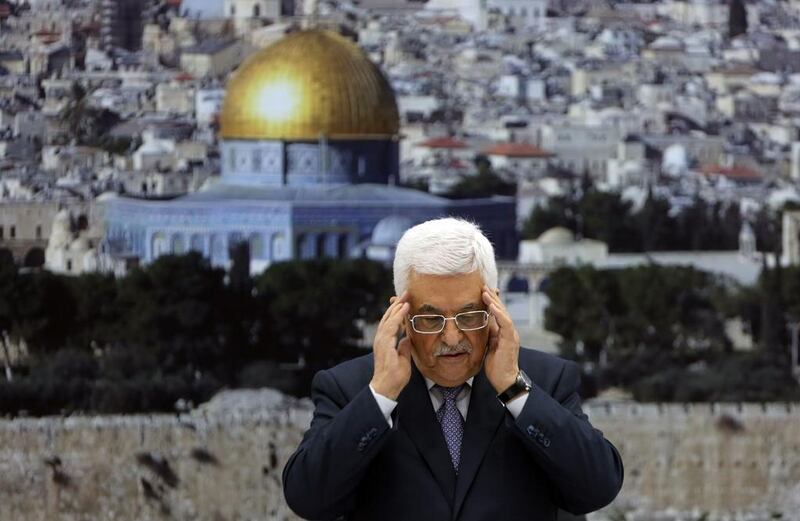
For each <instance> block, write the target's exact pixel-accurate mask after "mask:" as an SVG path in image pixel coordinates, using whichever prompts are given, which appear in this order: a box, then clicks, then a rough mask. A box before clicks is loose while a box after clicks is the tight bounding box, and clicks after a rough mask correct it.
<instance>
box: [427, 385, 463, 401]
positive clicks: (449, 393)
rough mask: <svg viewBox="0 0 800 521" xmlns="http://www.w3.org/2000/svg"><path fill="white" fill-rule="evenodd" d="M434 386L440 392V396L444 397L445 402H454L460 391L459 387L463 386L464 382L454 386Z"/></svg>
mask: <svg viewBox="0 0 800 521" xmlns="http://www.w3.org/2000/svg"><path fill="white" fill-rule="evenodd" d="M434 387H435V388H436V390H438V391H439V392H440V393H441V394H442V398H444V401H445V402H454V401H455V400H456V398H457V397H458V395H459V394H460V393H461V389H463V388H464V384H461V385H457V386H455V387H444V386H441V385H439V384H436V385H434Z"/></svg>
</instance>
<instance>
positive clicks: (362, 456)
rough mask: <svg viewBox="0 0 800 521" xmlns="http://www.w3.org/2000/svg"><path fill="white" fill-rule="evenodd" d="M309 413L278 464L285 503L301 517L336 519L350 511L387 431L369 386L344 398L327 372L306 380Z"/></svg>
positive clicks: (387, 427) (386, 425)
mask: <svg viewBox="0 0 800 521" xmlns="http://www.w3.org/2000/svg"><path fill="white" fill-rule="evenodd" d="M311 398H312V400H313V401H314V416H313V418H312V420H311V426H310V427H309V429H308V431H306V433H305V435H304V436H303V440H302V441H301V442H300V446H299V447H298V448H297V450H296V451H295V452H294V454H292V456H291V457H290V458H289V461H288V462H287V463H286V467H285V468H284V469H283V491H284V495H285V497H286V502H287V504H288V505H289V507H290V508H291V509H292V510H293V511H294V512H295V513H296V514H298V515H299V516H301V517H303V518H305V519H335V518H337V517H339V516H340V515H342V514H344V513H346V512H347V511H349V510H351V509H352V507H353V505H354V502H355V495H356V492H357V490H358V485H359V484H360V482H361V479H362V478H363V476H364V473H365V472H366V470H367V467H368V466H369V463H370V461H371V460H372V459H373V458H374V456H375V455H376V454H377V453H378V452H379V450H380V448H381V447H382V446H383V445H384V443H385V442H386V440H387V439H388V438H389V435H390V433H391V431H393V430H395V429H396V428H394V429H393V428H390V427H389V425H388V423H387V422H386V419H385V418H384V416H383V413H382V412H381V410H380V408H379V407H378V404H377V402H376V401H375V397H374V396H373V395H372V392H371V391H370V389H369V386H364V388H363V389H362V390H361V391H359V392H358V394H356V395H355V396H354V397H353V398H352V399H350V400H348V399H347V398H346V396H345V395H344V393H343V392H342V390H341V388H340V387H339V385H338V384H337V383H336V380H335V378H334V377H333V375H332V374H331V373H330V372H329V371H320V372H319V373H317V374H316V375H315V376H314V379H313V381H312V383H311Z"/></svg>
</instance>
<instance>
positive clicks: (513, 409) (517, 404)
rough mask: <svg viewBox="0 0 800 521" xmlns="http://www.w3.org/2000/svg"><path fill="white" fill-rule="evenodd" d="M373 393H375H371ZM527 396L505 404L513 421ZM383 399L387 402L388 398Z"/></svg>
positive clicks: (522, 395)
mask: <svg viewBox="0 0 800 521" xmlns="http://www.w3.org/2000/svg"><path fill="white" fill-rule="evenodd" d="M374 392H375V391H373V393H374ZM528 395H529V393H528V392H525V393H522V394H520V395H519V396H515V397H514V399H513V400H511V401H510V402H508V403H507V404H506V409H508V412H510V413H511V416H513V417H514V419H515V420H516V419H517V416H519V415H520V414H521V413H522V409H523V408H524V407H525V403H526V402H527V401H528ZM385 399H387V400H388V398H385Z"/></svg>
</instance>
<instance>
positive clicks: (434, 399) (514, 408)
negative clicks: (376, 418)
mask: <svg viewBox="0 0 800 521" xmlns="http://www.w3.org/2000/svg"><path fill="white" fill-rule="evenodd" d="M474 378H475V377H474V376H473V377H471V378H469V379H468V380H467V382H466V388H465V389H464V390H462V391H461V393H459V395H458V397H457V398H456V407H458V411H459V412H460V413H461V416H463V417H464V421H466V420H467V411H468V410H469V398H470V395H471V394H472V380H473V379H474ZM425 384H426V385H427V386H428V396H430V398H431V405H432V406H433V410H434V412H435V411H438V410H439V407H441V406H442V403H444V400H443V399H442V396H441V395H440V394H439V392H438V391H435V390H434V389H433V386H434V385H436V383H435V382H434V381H433V380H430V379H429V378H427V377H426V378H425ZM369 390H370V391H372V396H374V397H375V401H376V402H378V407H380V409H381V412H382V413H383V417H384V418H386V421H387V422H388V423H389V427H391V426H392V425H393V422H392V411H394V408H395V407H397V402H396V401H395V400H392V399H391V398H387V397H386V396H383V395H382V394H378V393H377V392H375V389H373V388H372V385H370V386H369ZM527 401H528V393H523V394H520V395H519V396H517V397H516V398H514V399H513V400H511V401H510V402H508V403H507V404H506V408H507V409H508V412H510V413H511V415H512V416H513V417H514V418H515V419H516V418H517V416H519V415H520V413H521V412H522V408H523V407H525V402H527Z"/></svg>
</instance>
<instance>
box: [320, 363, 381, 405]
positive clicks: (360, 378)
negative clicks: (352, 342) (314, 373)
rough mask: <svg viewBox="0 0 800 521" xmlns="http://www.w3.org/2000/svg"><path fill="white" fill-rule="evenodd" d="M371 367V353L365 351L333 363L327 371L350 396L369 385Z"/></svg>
mask: <svg viewBox="0 0 800 521" xmlns="http://www.w3.org/2000/svg"><path fill="white" fill-rule="evenodd" d="M372 367H373V356H372V353H367V354H366V355H362V356H358V357H356V358H351V359H350V360H347V361H344V362H342V363H340V364H338V365H335V366H333V367H331V368H330V369H328V370H327V371H328V373H329V374H330V376H332V377H333V379H334V380H335V381H336V383H337V384H338V385H339V387H340V388H341V389H342V391H343V392H344V393H345V395H347V397H348V398H351V397H353V396H355V395H356V394H358V392H359V391H361V389H363V388H364V387H366V386H367V385H369V381H370V380H371V379H372Z"/></svg>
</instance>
